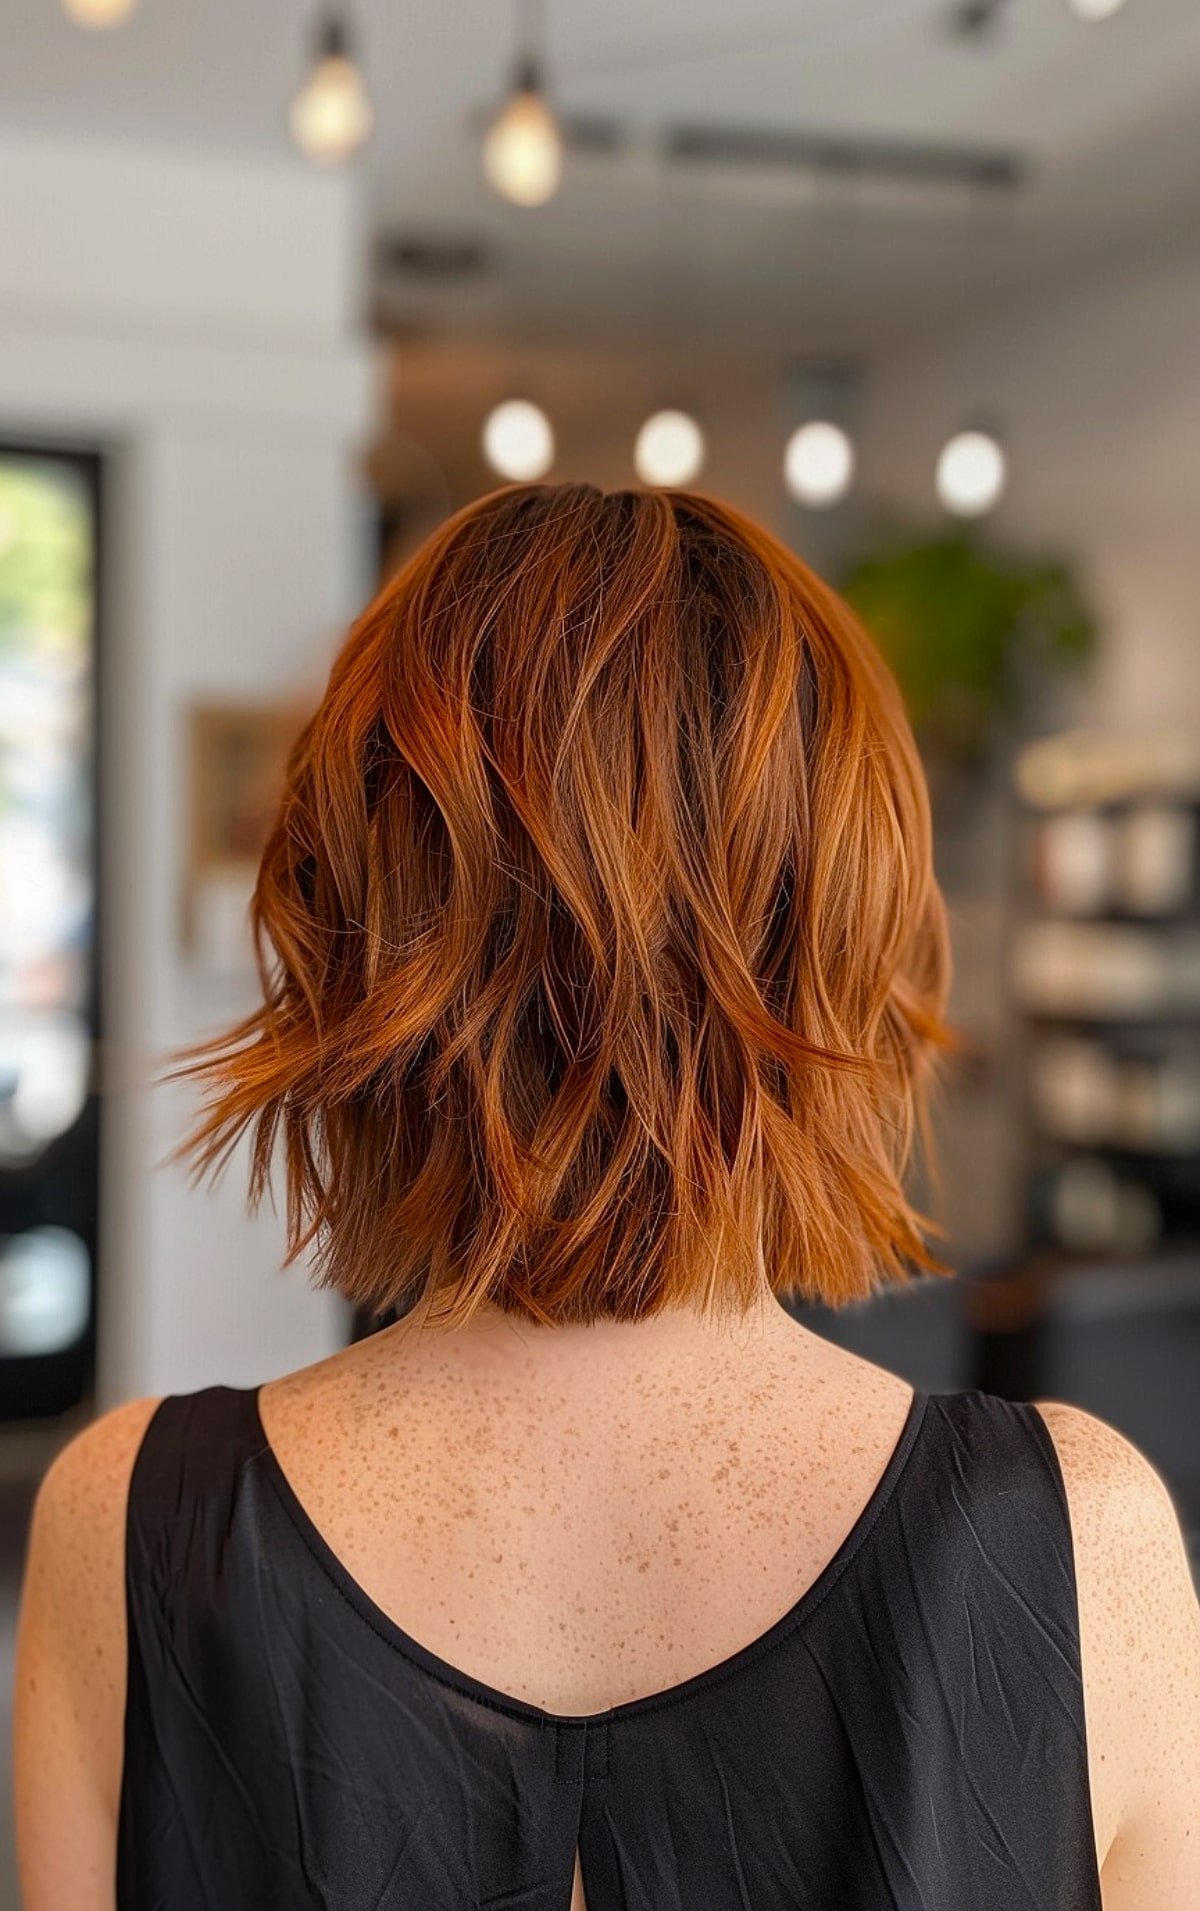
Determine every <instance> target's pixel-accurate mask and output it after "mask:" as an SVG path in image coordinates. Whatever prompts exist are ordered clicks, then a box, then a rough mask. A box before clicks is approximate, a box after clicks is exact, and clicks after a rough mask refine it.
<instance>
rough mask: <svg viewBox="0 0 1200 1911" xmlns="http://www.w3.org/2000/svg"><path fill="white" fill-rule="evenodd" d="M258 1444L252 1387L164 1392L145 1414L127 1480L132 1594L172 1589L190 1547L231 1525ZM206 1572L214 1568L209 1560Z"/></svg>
mask: <svg viewBox="0 0 1200 1911" xmlns="http://www.w3.org/2000/svg"><path fill="white" fill-rule="evenodd" d="M262 1446H263V1434H262V1427H261V1423H260V1421H259V1419H258V1414H257V1411H256V1401H255V1389H254V1388H252V1387H225V1386H214V1387H203V1388H200V1389H199V1390H198V1391H196V1392H194V1393H177V1394H167V1395H166V1396H165V1397H164V1398H163V1399H162V1400H160V1401H159V1403H158V1406H157V1407H156V1408H155V1410H154V1412H153V1413H152V1414H151V1416H150V1419H149V1421H148V1423H147V1426H146V1430H145V1432H144V1434H143V1435H142V1440H141V1444H140V1446H139V1448H138V1452H137V1457H136V1459H135V1461H134V1465H133V1472H132V1475H131V1477H130V1482H129V1498H128V1504H127V1510H126V1521H125V1561H126V1572H127V1576H128V1578H129V1581H130V1584H131V1586H132V1585H136V1587H137V1588H138V1591H139V1593H141V1594H144V1593H145V1591H146V1590H147V1589H148V1588H152V1587H157V1588H159V1589H160V1590H161V1591H163V1592H165V1591H166V1590H167V1589H169V1588H170V1587H172V1586H175V1585H177V1584H178V1582H179V1580H180V1578H181V1577H182V1576H183V1575H184V1570H185V1566H186V1563H187V1561H188V1559H189V1558H190V1557H192V1556H193V1554H194V1551H195V1548H196V1547H197V1545H199V1546H201V1547H202V1548H203V1549H204V1551H205V1554H206V1555H212V1554H213V1552H214V1549H215V1548H216V1547H217V1546H218V1545H219V1544H220V1541H221V1536H222V1535H223V1534H227V1533H228V1532H229V1531H230V1529H231V1526H232V1514H233V1508H234V1505H235V1501H236V1498H237V1494H238V1491H239V1486H240V1481H241V1475H242V1468H243V1465H244V1463H245V1462H246V1461H248V1460H250V1459H252V1458H253V1457H254V1456H255V1454H256V1453H258V1452H260V1451H261V1449H262ZM206 1563H207V1564H208V1566H209V1567H210V1568H214V1567H215V1566H216V1564H217V1562H216V1560H215V1558H213V1557H208V1558H207V1559H206Z"/></svg>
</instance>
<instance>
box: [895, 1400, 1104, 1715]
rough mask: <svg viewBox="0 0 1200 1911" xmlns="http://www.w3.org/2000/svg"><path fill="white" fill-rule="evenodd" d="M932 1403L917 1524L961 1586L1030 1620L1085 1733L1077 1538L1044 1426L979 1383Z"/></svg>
mask: <svg viewBox="0 0 1200 1911" xmlns="http://www.w3.org/2000/svg"><path fill="white" fill-rule="evenodd" d="M929 1408H930V1413H929V1416H928V1417H929V1418H930V1419H931V1420H932V1422H933V1426H932V1429H931V1431H930V1434H929V1435H928V1436H927V1442H926V1445H925V1448H924V1463H923V1466H922V1468H921V1471H920V1477H919V1481H918V1482H917V1484H916V1486H915V1489H914V1499H915V1501H916V1506H915V1507H914V1508H913V1517H914V1522H915V1524H916V1525H917V1526H918V1527H919V1530H920V1531H921V1534H922V1537H923V1538H924V1539H925V1540H927V1541H928V1542H929V1544H930V1549H931V1551H930V1556H931V1557H936V1558H939V1559H941V1560H942V1561H943V1563H946V1562H952V1569H951V1578H952V1580H953V1583H954V1585H955V1586H956V1587H957V1588H959V1590H960V1592H961V1591H963V1590H965V1589H967V1588H970V1589H971V1594H972V1597H973V1598H974V1599H975V1600H976V1601H978V1602H979V1604H980V1606H981V1607H982V1608H985V1609H987V1610H990V1611H991V1612H992V1613H993V1614H994V1615H995V1616H996V1617H997V1619H1000V1620H1002V1622H1003V1623H1004V1624H1005V1625H1006V1626H1007V1625H1009V1624H1013V1625H1019V1626H1020V1627H1021V1629H1022V1632H1023V1634H1024V1632H1025V1622H1029V1627H1030V1630H1029V1632H1028V1635H1027V1636H1028V1637H1029V1638H1030V1640H1031V1641H1032V1644H1031V1650H1033V1651H1034V1652H1036V1653H1039V1654H1041V1655H1042V1656H1043V1658H1045V1659H1046V1660H1047V1661H1048V1662H1049V1665H1050V1666H1051V1667H1052V1669H1053V1674H1054V1676H1055V1677H1056V1679H1060V1680H1062V1681H1063V1694H1064V1696H1065V1698H1066V1702H1067V1704H1068V1706H1069V1709H1070V1711H1071V1713H1072V1716H1073V1717H1074V1718H1075V1720H1076V1725H1077V1729H1078V1733H1079V1736H1080V1738H1081V1739H1082V1736H1083V1714H1082V1682H1081V1664H1080V1641H1079V1613H1078V1597H1077V1587H1076V1578H1075V1552H1074V1541H1073V1534H1072V1529H1071V1518H1070V1511H1069V1504H1068V1500H1067V1492H1066V1485H1065V1482H1064V1479H1063V1474H1062V1469H1061V1467H1060V1465H1059V1459H1058V1451H1057V1448H1056V1447H1055V1445H1054V1441H1053V1438H1052V1437H1051V1433H1050V1429H1049V1427H1048V1426H1047V1424H1046V1422H1045V1420H1044V1419H1043V1418H1042V1415H1041V1414H1040V1413H1039V1411H1038V1409H1037V1408H1036V1407H1035V1406H1034V1405H1033V1403H1032V1402H1031V1401H1026V1400H1008V1399H1005V1398H1004V1397H1003V1396H1001V1395H999V1394H991V1393H985V1392H983V1391H981V1390H980V1389H977V1388H971V1389H965V1390H963V1391H961V1392H957V1393H945V1394H936V1393H935V1394H931V1395H930V1396H929ZM933 1596H934V1595H933V1594H932V1593H931V1597H933ZM938 1596H942V1595H938ZM947 1618H949V1613H947Z"/></svg>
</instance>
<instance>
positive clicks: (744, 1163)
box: [187, 485, 947, 1322]
mask: <svg viewBox="0 0 1200 1911" xmlns="http://www.w3.org/2000/svg"><path fill="white" fill-rule="evenodd" d="M253 914H254V921H255V928H256V934H257V937H258V947H259V959H260V968H261V972H262V982H263V998H264V999H263V1003H262V1005H261V1007H260V1008H259V1009H258V1010H257V1011H256V1012H255V1014H254V1015H252V1016H251V1017H249V1018H248V1019H247V1020H246V1021H245V1022H243V1023H242V1024H240V1025H239V1026H238V1027H237V1028H235V1029H234V1030H232V1031H231V1032H230V1033H229V1034H228V1035H227V1036H225V1037H223V1038H222V1039H221V1040H220V1041H218V1042H215V1043H211V1044H207V1045H205V1046H204V1047H203V1048H202V1049H200V1050H198V1051H192V1052H191V1053H190V1057H189V1061H188V1070H187V1072H191V1073H195V1074H198V1075H200V1076H201V1077H202V1078H204V1079H205V1080H206V1082H207V1084H208V1087H209V1099H208V1103H207V1107H206V1112H205V1115H204V1117H203V1118H202V1120H201V1122H200V1123H199V1125H198V1127H197V1130H196V1132H195V1134H194V1135H193V1136H192V1138H191V1140H190V1142H189V1144H188V1145H189V1147H190V1148H191V1150H192V1152H193V1155H194V1157H195V1159H196V1162H197V1164H198V1166H199V1167H200V1168H202V1169H205V1168H211V1167H214V1166H216V1165H218V1164H219V1163H220V1162H221V1161H222V1160H223V1159H224V1158H225V1157H226V1155H227V1154H228V1152H229V1150H230V1148H231V1147H232V1145H233V1144H234V1143H235V1142H236V1141H237V1139H238V1137H239V1136H240V1135H241V1134H242V1133H243V1132H244V1131H246V1130H247V1129H249V1130H250V1131H251V1133H252V1136H253V1143H254V1147H253V1168H252V1194H253V1196H254V1197H255V1198H257V1197H258V1196H260V1195H261V1193H262V1192H263V1189H264V1187H265V1185H266V1181H267V1178H268V1173H269V1170H270V1166H271V1160H272V1156H273V1153H274V1150H275V1145H276V1142H277V1141H280V1142H281V1143H282V1149H283V1156H284V1170H285V1174H286V1179H287V1190H288V1222H289V1247H290V1251H291V1255H292V1256H293V1257H294V1256H295V1255H296V1254H298V1253H299V1252H300V1251H301V1250H302V1249H303V1248H305V1247H307V1246H309V1245H310V1244H311V1245H314V1246H315V1248H316V1255H317V1266H318V1271H319V1274H320V1277H321V1278H322V1279H323V1280H324V1281H325V1282H327V1283H329V1284H332V1285H335V1286H336V1287H338V1288H339V1289H340V1290H341V1291H342V1292H343V1293H345V1294H346V1295H348V1296H350V1297H351V1298H353V1299H355V1300H357V1301H359V1302H362V1303H364V1304H366V1305H367V1306H369V1307H371V1308H373V1309H382V1308H385V1307H387V1306H389V1305H391V1304H392V1303H394V1302H395V1301H396V1300H398V1299H399V1298H400V1297H401V1296H411V1295H413V1294H414V1293H415V1294H420V1295H423V1296H424V1297H426V1298H427V1299H428V1300H429V1301H430V1303H431V1307H432V1310H433V1317H434V1318H440V1319H445V1320H447V1321H450V1322H453V1321H457V1320H464V1319H466V1318H467V1317H468V1316H469V1315H470V1313H471V1312H472V1311H473V1309H474V1308H475V1307H476V1306H477V1305H478V1304H479V1303H480V1302H481V1301H485V1300H490V1301H492V1302H494V1303H496V1304H497V1305H499V1306H500V1307H502V1308H504V1309H505V1310H508V1311H511V1312H514V1313H517V1314H521V1315H525V1316H527V1317H531V1318H533V1319H536V1320H539V1321H544V1322H563V1321H568V1320H576V1321H578V1320H591V1319H597V1318H599V1317H601V1316H613V1317H617V1318H621V1319H635V1318H638V1317H640V1316H643V1315H647V1314H650V1313H654V1312H656V1311H657V1310H658V1309H660V1308H661V1307H663V1306H664V1305H678V1304H682V1303H689V1302H694V1303H695V1304H696V1305H698V1306H702V1307H705V1308H708V1309H711V1310H713V1311H716V1312H721V1313H725V1312H730V1313H734V1312H739V1311H741V1310H742V1309H743V1308H744V1307H745V1306H746V1305H747V1304H749V1302H750V1301H752V1300H753V1299H754V1298H755V1297H756V1296H757V1295H759V1294H760V1293H761V1292H762V1290H763V1287H764V1285H767V1286H769V1287H770V1288H773V1289H774V1290H775V1291H776V1292H778V1293H784V1292H787V1291H793V1290H794V1291H797V1292H799V1293H801V1294H804V1295H806V1296H810V1297H815V1298H820V1299H823V1300H825V1301H826V1302H828V1303H830V1304H832V1305H835V1306H836V1305H840V1304H843V1303H844V1302H846V1301H848V1300H852V1299H855V1298H858V1297H861V1296H863V1295H865V1294H866V1293H868V1292H869V1291H870V1290H871V1288H872V1287H874V1286H875V1285H877V1284H879V1283H881V1282H883V1281H886V1280H896V1279H903V1278H905V1276H906V1273H907V1271H908V1270H909V1269H910V1268H912V1267H913V1266H931V1265H933V1264H934V1263H933V1262H932V1261H931V1258H930V1256H929V1254H928V1251H927V1249H926V1247H925V1245H924V1243H923V1239H922V1227H921V1223H920V1221H919V1217H917V1216H916V1215H915V1214H914V1212H913V1210H912V1208H911V1207H910V1205H909V1203H908V1200H907V1199H906V1196H905V1194H904V1191H903V1187H902V1177H903V1173H904V1169H905V1164H906V1161H907V1157H908V1154H909V1150H910V1145H911V1139H912V1135H913V1131H914V1123H915V1122H916V1121H917V1120H918V1119H919V1116H920V1113H921V1108H922V1097H923V1083H924V1077H925V1073H926V1062H927V1059H928V1056H929V1054H930V1051H931V1049H932V1048H933V1047H934V1046H935V1045H936V1043H937V1042H938V1040H939V1038H940V1033H941V1025H940V1016H941V1013H942V1009H943V1005H944V998H945V989H946V970H947V963H946V950H945V935H944V922H943V911H942V904H941V898H940V896H939V893H938V890H937V887H936V884H935V882H934V878H933V873H932V864H931V850H930V831H929V815H928V804H927V798H926V793H925V787H924V782H923V778H922V774H921V770H920V765H919V763H918V760H917V757H916V753H915V750H914V747H913V742H912V737H911V734H910V732H909V728H908V724H907V721H906V718H905V716H904V713H903V710H902V707H901V703H900V699H899V696H898V693H897V691H896V687H895V685H894V683H893V681H892V679H891V677H890V675H889V673H888V672H887V670H886V667H885V666H884V664H883V662H882V660H881V659H880V657H879V656H878V654H877V652H876V651H875V650H874V648H873V647H872V645H871V644H870V642H869V640H868V639H867V638H866V636H865V635H864V634H863V632H862V630H861V629H860V628H859V626H858V625H857V624H856V622H855V621H854V618H853V616H852V614H851V613H850V611H849V610H848V609H847V607H846V606H845V605H844V604H843V603H842V602H841V601H840V600H839V599H838V598H837V596H836V595H835V594H834V593H833V592H832V591H830V590H829V589H828V588H827V587H826V586H825V585H823V584H822V583H821V582H820V581H819V579H817V578H816V577H815V576H813V574H812V573H811V572H810V571H809V570H808V569H807V568H806V567H805V566H804V565H803V564H802V563H801V562H800V561H799V560H798V559H797V558H796V557H795V556H794V555H793V554H792V553H790V552H789V551H787V550H786V549H785V548H784V547H783V546H782V545H780V544H779V543H777V542H776V541H775V540H774V539H773V538H772V537H770V536H769V535H768V534H767V533H766V532H765V531H763V530H762V529H760V528H759V527H758V526H757V525H755V524H753V523H752V522H750V521H749V520H747V519H746V518H744V517H742V516H741V515H740V514H739V513H737V512H735V511H734V510H732V509H730V508H729V507H728V506H727V505H724V504H720V503H718V502H715V501H713V500H711V499H708V498H703V497H699V496H695V495H692V494H689V493H686V492H680V491H674V492H673V491H654V492H640V491H620V492H610V493H605V492H602V491H600V490H597V489H595V488H593V487H591V486H588V485H530V486H519V487H513V488H510V489H507V490H503V491H499V492H496V493H495V494H493V495H491V496H489V497H486V498H483V499H481V500H479V501H478V502H476V503H474V504H472V505H470V506H469V507H468V508H467V509H466V510H463V511H461V512H459V513H458V515H457V516H455V517H454V518H452V519H450V520H449V522H448V523H446V524H445V525H444V526H443V527H442V528H441V529H440V530H439V531H438V532H437V533H436V534H435V535H434V536H433V537H432V538H431V539H430V540H429V541H428V542H427V543H426V544H425V545H424V546H423V547H422V549H421V550H420V551H418V553H417V554H416V555H415V557H413V558H412V560H411V561H410V562H409V563H408V564H407V566H406V567H405V568H404V570H403V571H402V572H401V573H400V574H399V576H397V577H396V579H395V580H394V581H393V582H392V583H391V584H390V585H389V586H388V587H387V588H386V589H385V590H384V591H383V592H382V593H381V595H380V596H379V597H378V599H377V600H376V601H375V602H374V603H373V604H372V605H370V606H369V608H368V609H367V610H366V612H365V613H364V614H363V616H362V617H361V618H360V619H359V621H358V623H357V624H356V625H355V627H354V628H353V630H352V631H351V633H350V635H349V638H348V640H347V642H346V644H345V646H344V648H343V649H342V651H341V654H340V655H339V657H338V659H337V661H336V663H335V665H334V668H333V672H332V675H331V678H330V681H329V685H328V689H327V691H326V694H325V696H324V699H323V701H322V703H321V705H320V708H319V709H318V710H317V712H316V714H315V716H314V717H313V718H312V720H311V722H310V723H309V724H308V726H307V728H306V729H305V731H304V733H303V735H302V736H301V737H300V739H299V741H298V743H297V745H296V747H295V749H294V751H293V754H292V757H291V761H290V765H289V771H288V778H287V787H286V792H285V795H284V798H283V802H282V806H281V809H280V812H279V816H278V819H277V822H276V825H275V828H274V831H273V834H272V836H271V839H270V842H269V844H268V846H267V849H266V851H265V854H264V856H263V861H262V867H261V871H260V874H259V879H258V885H257V890H256V893H255V898H254V907H253Z"/></svg>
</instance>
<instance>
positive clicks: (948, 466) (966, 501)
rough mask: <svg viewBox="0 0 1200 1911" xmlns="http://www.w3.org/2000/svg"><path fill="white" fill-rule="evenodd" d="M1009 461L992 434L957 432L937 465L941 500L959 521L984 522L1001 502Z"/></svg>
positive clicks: (971, 431)
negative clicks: (965, 519)
mask: <svg viewBox="0 0 1200 1911" xmlns="http://www.w3.org/2000/svg"><path fill="white" fill-rule="evenodd" d="M1007 477H1008V460H1007V459H1006V458H1005V455H1004V452H1003V450H1002V449H1001V446H1000V443H999V441H998V440H997V439H996V438H995V437H994V436H993V434H992V433H991V432H990V431H981V430H979V429H978V428H975V429H972V430H969V431H959V432H956V433H955V435H954V437H953V438H950V439H948V440H947V441H946V443H945V445H943V447H942V453H941V456H940V457H939V459H938V462H937V490H938V496H939V498H940V499H941V501H942V503H943V504H944V505H945V507H946V509H947V511H950V512H952V513H953V514H954V516H955V517H959V518H981V517H984V516H985V515H986V514H987V512H989V511H991V510H994V509H995V507H996V505H997V504H998V503H999V502H1000V498H1001V496H1002V495H1003V492H1004V486H1005V483H1006V481H1007Z"/></svg>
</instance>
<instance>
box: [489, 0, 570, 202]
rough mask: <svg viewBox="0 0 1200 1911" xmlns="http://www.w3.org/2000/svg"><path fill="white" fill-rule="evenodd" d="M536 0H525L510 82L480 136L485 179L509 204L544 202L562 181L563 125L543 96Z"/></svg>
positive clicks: (542, 27) (538, 3)
mask: <svg viewBox="0 0 1200 1911" xmlns="http://www.w3.org/2000/svg"><path fill="white" fill-rule="evenodd" d="M541 5H542V0H524V12H523V16H522V17H520V19H519V21H518V34H517V44H518V46H519V48H520V54H519V57H518V59H517V67H516V72H515V73H514V75H513V81H512V86H511V87H510V89H509V95H508V98H507V100H506V101H505V104H504V106H503V107H502V108H501V110H500V112H499V113H498V114H497V116H496V118H495V119H494V120H493V121H492V124H491V126H490V127H489V128H488V131H487V133H486V135H485V136H484V142H483V170H484V172H485V174H486V176H487V179H488V183H489V184H490V185H491V186H492V187H493V188H494V189H495V191H496V192H498V193H499V194H500V197H501V198H502V199H507V200H509V201H510V202H511V204H512V205H514V206H544V205H545V204H546V201H547V200H548V199H553V197H554V195H555V193H556V192H557V191H558V188H559V186H560V185H561V183H562V171H563V135H562V128H561V127H560V126H559V123H558V120H557V118H556V116H555V114H554V111H553V109H552V108H551V106H550V105H549V103H548V101H547V98H546V86H545V78H544V74H543V68H542V61H541V59H540V57H539V55H538V53H537V51H536V49H537V47H538V46H539V45H541V44H542V43H543V42H544V40H545V23H544V20H543V19H542V17H541V11H540V9H541ZM535 9H537V10H536V11H535Z"/></svg>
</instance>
